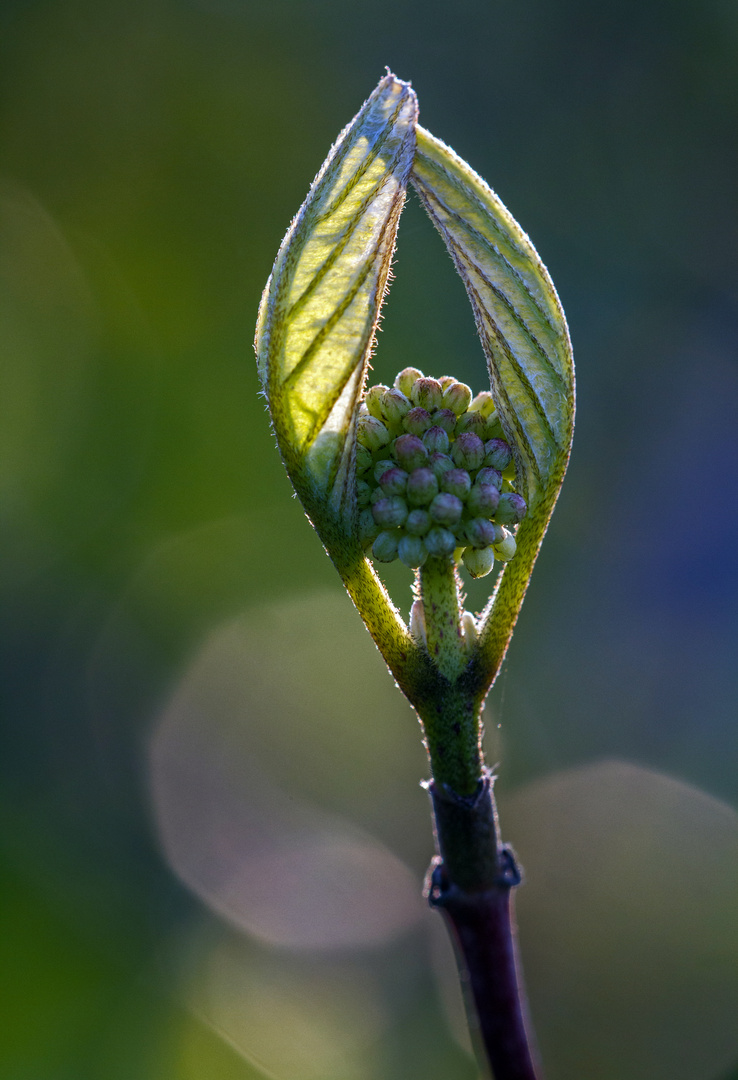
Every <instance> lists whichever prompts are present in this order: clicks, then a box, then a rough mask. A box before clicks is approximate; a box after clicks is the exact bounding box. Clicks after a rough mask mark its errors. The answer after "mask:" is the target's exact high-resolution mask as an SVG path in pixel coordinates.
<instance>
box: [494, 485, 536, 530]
mask: <svg viewBox="0 0 738 1080" xmlns="http://www.w3.org/2000/svg"><path fill="white" fill-rule="evenodd" d="M527 510H528V507H527V506H526V504H525V499H524V498H523V497H522V496H521V495H517V494H516V493H515V492H514V491H509V492H508V493H507V494H506V495H501V496H500V502H499V504H498V506H497V513H496V514H495V519H496V521H497V522H498V523H499V524H500V525H517V523H518V522H519V521H522V520H523V518H524V517H525V515H526V513H527Z"/></svg>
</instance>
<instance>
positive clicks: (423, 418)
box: [402, 406, 432, 438]
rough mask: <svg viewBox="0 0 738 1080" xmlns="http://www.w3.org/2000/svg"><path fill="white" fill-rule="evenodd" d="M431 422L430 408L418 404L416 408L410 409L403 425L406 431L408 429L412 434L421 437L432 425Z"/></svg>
mask: <svg viewBox="0 0 738 1080" xmlns="http://www.w3.org/2000/svg"><path fill="white" fill-rule="evenodd" d="M431 423H432V421H431V418H430V413H429V412H428V410H427V409H423V408H421V407H420V406H416V407H415V408H414V409H411V410H410V412H409V413H408V414H407V416H406V417H405V419H404V420H403V421H402V426H403V427H404V429H405V431H408V432H409V433H410V434H411V435H417V436H418V438H420V436H421V435H423V434H425V432H426V431H427V430H428V428H429V427H430V426H431Z"/></svg>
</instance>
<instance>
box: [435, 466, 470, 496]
mask: <svg viewBox="0 0 738 1080" xmlns="http://www.w3.org/2000/svg"><path fill="white" fill-rule="evenodd" d="M438 482H439V484H440V487H441V491H447V492H448V493H449V495H455V496H456V497H457V499H461V501H462V502H464V501H465V499H466V498H467V497H468V495H469V492H470V490H471V477H470V476H469V473H468V472H467V471H466V469H449V470H448V471H447V472H445V473H444V474H443V475H442V476H439V478H438Z"/></svg>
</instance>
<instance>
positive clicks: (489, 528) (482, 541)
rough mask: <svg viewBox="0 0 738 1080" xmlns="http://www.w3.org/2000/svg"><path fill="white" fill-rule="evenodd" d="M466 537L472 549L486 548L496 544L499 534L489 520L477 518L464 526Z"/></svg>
mask: <svg viewBox="0 0 738 1080" xmlns="http://www.w3.org/2000/svg"><path fill="white" fill-rule="evenodd" d="M464 535H465V536H466V539H467V540H468V541H469V543H470V544H471V546H472V547H475V548H485V547H490V546H491V545H492V544H494V542H495V540H496V538H497V532H496V530H495V527H494V525H493V523H492V522H491V521H488V520H487V518H481V517H475V518H472V519H471V521H467V522H466V524H465V525H464Z"/></svg>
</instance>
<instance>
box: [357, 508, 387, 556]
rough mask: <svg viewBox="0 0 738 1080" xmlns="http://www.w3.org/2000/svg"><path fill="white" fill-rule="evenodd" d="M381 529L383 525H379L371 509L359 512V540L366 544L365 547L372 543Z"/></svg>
mask: <svg viewBox="0 0 738 1080" xmlns="http://www.w3.org/2000/svg"><path fill="white" fill-rule="evenodd" d="M381 531H382V527H381V526H380V525H377V523H376V521H375V520H374V514H373V513H372V512H371V510H369V509H366V510H362V511H361V513H360V514H359V540H360V541H361V543H362V544H363V545H364V547H367V545H368V544H371V543H372V541H373V540H375V539H376V537H378V536H379V534H380V533H381Z"/></svg>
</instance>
